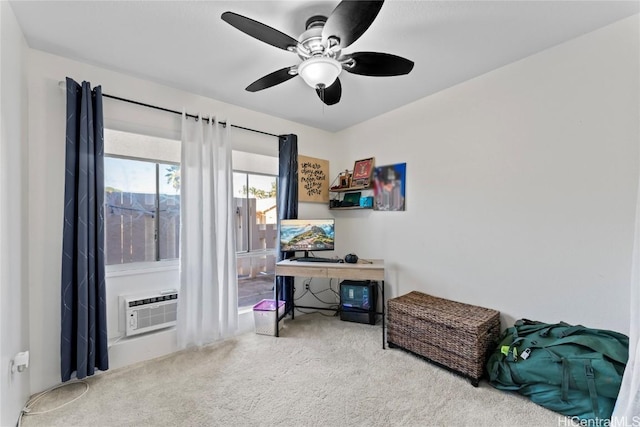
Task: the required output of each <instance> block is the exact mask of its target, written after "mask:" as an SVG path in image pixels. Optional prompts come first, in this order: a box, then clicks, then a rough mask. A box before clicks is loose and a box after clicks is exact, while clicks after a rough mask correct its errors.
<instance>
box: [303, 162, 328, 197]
mask: <svg viewBox="0 0 640 427" xmlns="http://www.w3.org/2000/svg"><path fill="white" fill-rule="evenodd" d="M298 201H299V202H318V203H327V202H329V161H328V160H322V159H315V158H313V157H307V156H300V155H298Z"/></svg>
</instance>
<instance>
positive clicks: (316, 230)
mask: <svg viewBox="0 0 640 427" xmlns="http://www.w3.org/2000/svg"><path fill="white" fill-rule="evenodd" d="M335 225H336V224H335V219H333V218H329V219H282V220H280V251H282V252H296V251H304V252H305V254H304V256H305V257H307V256H309V252H312V251H332V250H334V248H335Z"/></svg>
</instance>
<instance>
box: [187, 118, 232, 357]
mask: <svg viewBox="0 0 640 427" xmlns="http://www.w3.org/2000/svg"><path fill="white" fill-rule="evenodd" d="M212 122H213V120H211V121H208V122H207V121H203V120H202V119H199V120H195V119H193V118H188V117H186V114H185V113H184V112H183V114H182V155H181V166H180V175H181V176H180V181H181V183H180V198H181V200H180V294H179V297H178V322H177V332H178V345H179V347H180V348H186V347H190V346H201V345H204V344H208V343H211V342H213V341H216V340H219V339H222V338H225V337H228V336H230V335H233V333H234V332H235V331H236V329H237V325H238V294H237V289H238V287H237V275H236V249H235V239H234V227H233V212H232V208H233V171H232V166H231V143H230V141H229V129H230V126H229V125H228V124H227V126H226V127H222V126H220V125H216V124H213V123H212Z"/></svg>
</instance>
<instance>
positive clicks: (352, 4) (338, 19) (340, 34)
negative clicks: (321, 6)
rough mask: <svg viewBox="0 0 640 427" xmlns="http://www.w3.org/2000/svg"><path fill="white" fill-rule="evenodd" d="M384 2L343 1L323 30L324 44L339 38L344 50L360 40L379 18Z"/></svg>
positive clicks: (328, 19) (332, 13) (330, 16)
mask: <svg viewBox="0 0 640 427" xmlns="http://www.w3.org/2000/svg"><path fill="white" fill-rule="evenodd" d="M383 3H384V1H342V2H340V4H339V5H338V6H336V8H335V9H334V10H333V12H331V15H329V17H328V18H327V22H326V23H325V24H324V28H323V29H322V42H323V43H324V44H325V46H326V42H327V39H329V38H330V37H337V38H338V39H339V40H340V47H341V48H342V49H344V48H345V47H347V46H349V45H350V44H351V43H353V42H355V41H356V40H358V39H359V38H360V36H361V35H362V34H364V32H365V31H367V28H369V26H370V25H371V23H372V22H373V21H374V20H375V19H376V16H378V12H380V9H381V8H382V4H383Z"/></svg>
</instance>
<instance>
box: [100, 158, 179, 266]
mask: <svg viewBox="0 0 640 427" xmlns="http://www.w3.org/2000/svg"><path fill="white" fill-rule="evenodd" d="M104 157H105V158H106V157H109V158H116V159H122V160H132V161H137V162H147V163H151V164H154V165H155V191H156V193H155V202H154V221H153V222H154V225H153V227H154V258H155V259H154V260H153V261H136V262H127V263H118V264H106V259H105V272H106V273H108V274H109V276H120V275H125V274H126V272H140V273H143V272H145V273H146V272H159V271H166V270H173V269H176V268H179V266H180V264H179V262H180V252H179V249H178V257H177V258H167V259H160V238H159V236H160V165H177V166H181V164H180V162H172V161H168V160H158V159H153V158H142V157H136V156H126V155H122V154H113V153H105V154H104ZM106 207H107V206H106V203H105V205H104V208H105V209H106ZM106 233H107V227H106V224H105V249H106V241H107V239H106Z"/></svg>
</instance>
